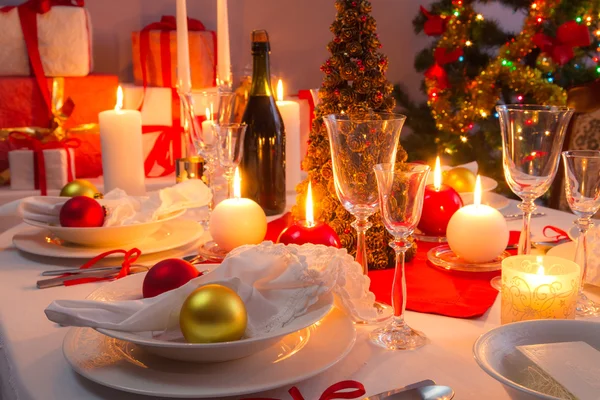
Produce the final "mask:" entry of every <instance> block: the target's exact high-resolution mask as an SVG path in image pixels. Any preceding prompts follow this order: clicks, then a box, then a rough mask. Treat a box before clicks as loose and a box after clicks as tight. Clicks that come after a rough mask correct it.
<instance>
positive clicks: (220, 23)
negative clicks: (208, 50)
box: [217, 0, 232, 85]
mask: <svg viewBox="0 0 600 400" xmlns="http://www.w3.org/2000/svg"><path fill="white" fill-rule="evenodd" d="M217 78H218V79H219V81H220V82H218V84H219V85H231V83H232V82H231V54H230V50H229V13H228V12H227V0H217Z"/></svg>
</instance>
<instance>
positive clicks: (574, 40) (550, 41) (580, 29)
mask: <svg viewBox="0 0 600 400" xmlns="http://www.w3.org/2000/svg"><path fill="white" fill-rule="evenodd" d="M533 43H534V44H535V45H536V46H537V47H539V48H540V50H542V51H543V52H544V53H546V54H548V55H550V57H551V58H552V60H553V61H554V62H555V63H557V64H559V65H564V64H566V63H567V62H569V60H571V59H572V58H573V57H575V52H574V51H573V49H574V48H575V47H586V46H589V45H590V44H591V43H592V40H591V37H590V30H589V29H588V27H587V26H586V25H580V24H578V23H577V22H575V21H567V22H565V23H564V24H562V25H561V26H559V27H558V29H557V30H556V37H555V38H553V37H550V36H548V35H546V34H544V33H536V34H535V35H534V36H533Z"/></svg>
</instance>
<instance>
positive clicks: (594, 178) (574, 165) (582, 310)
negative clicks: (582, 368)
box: [562, 150, 600, 316]
mask: <svg viewBox="0 0 600 400" xmlns="http://www.w3.org/2000/svg"><path fill="white" fill-rule="evenodd" d="M562 158H563V162H564V165H565V193H566V196H567V202H568V203H569V208H571V211H573V214H575V215H576V216H577V217H578V218H577V220H576V221H575V223H576V224H577V228H578V229H579V237H578V238H577V249H576V251H575V263H577V264H579V266H580V267H581V286H580V287H579V297H578V299H577V308H576V311H575V312H576V314H577V315H578V316H598V315H600V307H599V306H598V305H597V304H596V303H595V302H594V301H592V300H590V299H588V298H587V296H586V295H585V294H584V293H583V285H584V282H585V277H586V273H587V267H588V249H587V232H588V230H589V228H591V227H592V226H593V225H594V224H593V223H592V221H591V218H592V216H593V215H594V214H596V212H597V211H598V209H600V151H597V150H573V151H564V152H563V153H562Z"/></svg>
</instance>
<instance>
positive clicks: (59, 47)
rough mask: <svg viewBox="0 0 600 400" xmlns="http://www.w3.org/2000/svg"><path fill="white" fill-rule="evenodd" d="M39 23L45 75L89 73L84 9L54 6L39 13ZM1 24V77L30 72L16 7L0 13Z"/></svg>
mask: <svg viewBox="0 0 600 400" xmlns="http://www.w3.org/2000/svg"><path fill="white" fill-rule="evenodd" d="M37 25H38V26H37V33H38V42H39V46H38V48H39V52H40V56H41V60H42V65H43V67H44V73H45V75H46V76H85V75H87V74H89V73H90V71H91V70H92V56H91V45H90V44H91V29H90V26H89V16H88V13H87V11H86V10H85V8H82V7H63V6H54V7H52V8H51V9H50V10H49V11H48V12H46V13H44V14H37ZM0 26H1V27H2V30H1V31H0V49H2V51H0V76H9V75H13V76H14V75H25V76H29V75H31V70H30V65H29V56H28V54H27V47H26V45H25V40H24V38H23V31H22V29H21V22H20V20H19V15H18V11H17V8H13V9H11V10H10V11H8V12H0ZM5 104H6V103H3V105H5Z"/></svg>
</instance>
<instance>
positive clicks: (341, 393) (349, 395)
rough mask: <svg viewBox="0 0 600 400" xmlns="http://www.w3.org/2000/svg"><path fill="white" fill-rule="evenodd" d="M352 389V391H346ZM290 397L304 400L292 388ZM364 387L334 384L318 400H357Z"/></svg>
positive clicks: (351, 383)
mask: <svg viewBox="0 0 600 400" xmlns="http://www.w3.org/2000/svg"><path fill="white" fill-rule="evenodd" d="M348 389H353V390H348ZM288 393H289V394H290V396H292V399H293V400H305V399H304V396H302V393H300V390H299V389H298V388H297V387H296V386H293V387H292V388H291V389H290V390H288ZM365 393H366V391H365V387H364V385H363V384H362V383H360V382H357V381H350V380H348V381H341V382H338V383H334V384H333V385H331V386H329V387H328V388H327V389H325V391H324V392H323V394H322V395H321V396H320V397H319V400H333V399H357V398H359V397H363V396H364V395H365ZM243 400H280V399H275V398H272V397H247V398H244V399H243Z"/></svg>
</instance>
